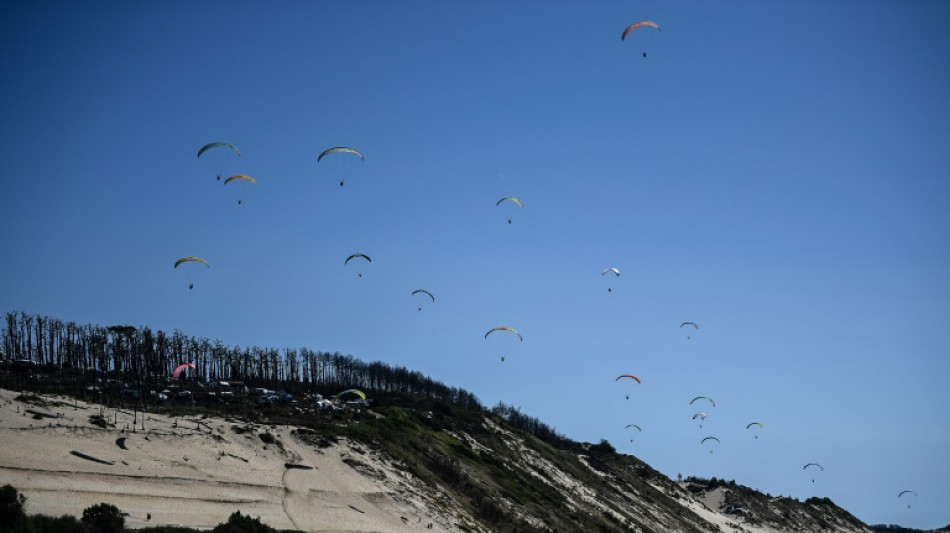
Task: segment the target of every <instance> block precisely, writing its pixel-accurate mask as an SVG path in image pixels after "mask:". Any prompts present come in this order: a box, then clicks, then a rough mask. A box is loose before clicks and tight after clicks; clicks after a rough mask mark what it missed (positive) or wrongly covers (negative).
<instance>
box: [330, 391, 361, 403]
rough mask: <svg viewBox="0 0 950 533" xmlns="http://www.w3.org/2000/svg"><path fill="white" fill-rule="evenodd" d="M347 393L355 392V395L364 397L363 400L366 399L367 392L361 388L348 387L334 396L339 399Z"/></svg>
mask: <svg viewBox="0 0 950 533" xmlns="http://www.w3.org/2000/svg"><path fill="white" fill-rule="evenodd" d="M347 394H355V395H357V396H359V397H360V399H362V400H365V399H366V394H365V393H364V392H363V391H361V390H359V389H346V390H345V391H343V392H341V393H339V394H337V395H336V396H334V398H336V399H338V400H339V399H340V398H341V397H343V396H346V395H347Z"/></svg>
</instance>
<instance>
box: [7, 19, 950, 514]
mask: <svg viewBox="0 0 950 533" xmlns="http://www.w3.org/2000/svg"><path fill="white" fill-rule="evenodd" d="M639 20H652V21H655V22H657V23H658V24H659V25H660V26H661V28H662V31H656V30H654V29H652V28H640V29H637V30H635V31H634V32H633V33H632V34H631V35H630V36H629V37H628V38H627V40H626V41H624V42H621V40H620V34H621V32H622V31H623V29H624V28H625V27H626V26H628V25H629V24H631V23H633V22H636V21H639ZM948 23H950V2H945V1H940V0H921V1H915V2H905V1H897V0H892V1H885V0H869V1H854V2H845V1H828V2H826V1H817V0H815V1H805V2H760V1H752V0H747V1H724V0H723V1H709V0H702V1H678V2H661V1H644V2H617V1H611V2H597V3H596V5H594V6H591V5H589V3H586V4H585V3H583V2H541V1H525V2H502V1H481V2H391V1H368V2H302V1H301V2H291V1H288V2H241V1H229V2H211V1H208V2H191V1H176V0H172V1H162V2H158V1H143V2H81V3H79V2H49V1H43V0H38V1H30V2H25V1H19V2H14V1H6V2H2V3H0V72H2V79H3V82H2V83H0V180H2V181H0V217H2V218H0V222H2V223H0V248H2V250H3V260H2V261H0V304H2V305H0V307H2V310H3V311H11V310H18V311H25V312H27V313H31V314H34V313H35V314H43V315H49V316H53V317H57V318H60V319H63V320H69V321H75V322H78V323H83V324H85V323H93V324H100V325H112V324H132V325H137V326H149V327H151V328H153V329H162V330H166V331H172V330H174V329H179V330H181V331H183V332H184V333H186V334H189V335H195V336H200V337H207V338H210V339H220V340H222V341H223V342H225V343H226V344H229V345H232V346H233V345H241V346H248V345H255V346H264V347H276V348H284V347H308V348H311V349H315V350H322V351H331V352H332V351H339V352H342V353H349V354H352V355H354V356H355V357H357V358H360V359H363V360H367V361H371V360H382V361H385V362H387V363H390V364H393V365H405V366H406V367H409V368H411V369H416V370H419V371H422V372H424V373H426V374H428V375H430V376H431V377H433V378H435V379H438V380H440V381H442V382H444V383H446V384H448V385H452V386H459V387H462V388H464V389H466V390H469V391H471V392H473V393H475V394H476V395H477V396H478V397H479V398H480V399H481V400H482V402H483V403H484V404H486V405H487V406H492V405H494V404H496V403H497V402H499V401H504V402H506V403H508V404H511V405H515V406H518V407H520V408H521V409H522V410H523V411H524V412H525V413H527V414H529V415H532V416H537V417H538V418H540V419H541V420H543V421H544V422H546V423H548V424H550V425H551V426H553V427H554V428H556V429H557V430H558V431H560V432H562V433H564V434H565V435H567V436H569V437H571V438H573V439H576V440H584V441H591V442H597V441H598V440H600V439H601V438H606V439H608V440H609V441H610V442H611V443H613V444H614V445H615V446H616V447H617V449H618V450H619V451H621V452H625V453H632V454H635V455H637V456H638V457H640V458H642V459H644V460H645V461H647V462H648V463H650V464H651V465H653V466H654V467H656V468H658V469H659V470H661V471H662V472H663V473H665V474H667V475H669V476H671V477H675V476H676V475H677V474H678V473H681V474H683V475H684V476H686V475H698V476H704V477H711V476H717V477H723V478H726V479H735V480H737V481H738V482H741V483H743V484H746V485H749V486H751V487H754V488H757V489H760V490H763V491H766V492H770V493H772V494H773V495H778V494H783V495H791V496H795V497H798V498H802V499H804V498H807V497H809V496H812V495H817V496H828V497H830V498H832V499H833V500H834V501H835V502H836V503H838V504H840V505H842V506H843V507H844V508H846V509H847V510H849V511H851V512H852V513H854V514H855V515H856V516H857V517H858V518H860V519H861V520H863V521H865V522H868V523H881V522H883V523H900V524H903V525H907V526H914V527H937V526H943V525H946V524H947V523H950V514H948V510H947V502H950V484H948V482H947V480H948V478H950V452H948V450H950V409H948V406H950V386H948V385H947V376H948V375H950V349H948V333H947V331H948V326H947V324H948V323H950V310H948V304H950V33H948V31H947V24H948ZM644 53H646V54H647V56H646V57H643V54H644ZM212 141H223V142H228V143H232V144H234V145H235V146H237V147H238V148H239V149H240V150H241V152H242V154H243V155H242V156H241V157H237V156H236V155H235V154H233V153H231V152H229V151H227V150H223V149H216V150H211V151H209V152H207V153H205V154H204V155H202V157H201V158H198V157H196V153H197V151H198V149H199V148H200V147H201V146H203V145H204V144H206V143H209V142H212ZM332 146H352V147H354V148H357V149H358V150H360V151H361V152H362V153H363V154H364V155H365V161H363V162H359V161H358V160H356V159H354V158H347V157H346V154H336V157H328V158H326V159H324V161H322V162H321V163H319V164H318V163H317V156H318V155H319V154H320V153H321V152H322V151H323V150H325V149H327V148H329V147H332ZM332 159H335V161H334V160H332ZM219 174H220V175H222V176H225V177H226V176H229V175H232V174H247V175H250V176H253V177H254V178H255V179H256V180H257V185H256V186H255V185H251V184H250V183H247V182H241V181H237V182H232V183H229V184H228V185H226V186H224V185H222V181H223V180H222V181H218V180H217V179H216V176H218V175H219ZM341 178H345V179H346V184H345V186H344V187H340V186H339V185H338V182H339V180H340V179H341ZM505 196H516V197H518V198H520V199H521V200H522V201H523V202H524V207H523V208H518V207H516V206H515V205H514V204H513V203H511V202H505V203H503V204H502V205H501V206H497V207H496V205H495V203H496V202H497V201H498V199H500V198H502V197H505ZM239 201H240V204H239V203H238V202H239ZM509 218H510V219H511V223H510V224H509V223H508V219H509ZM353 253H365V254H367V255H369V256H370V257H371V258H372V263H366V262H360V261H358V260H354V261H351V262H350V263H349V264H348V265H344V264H343V262H344V259H345V258H346V257H347V256H348V255H350V254H353ZM190 255H196V256H201V257H203V258H205V259H206V260H208V262H209V263H210V265H211V268H205V267H203V266H201V265H198V264H195V263H192V264H186V265H182V266H181V267H179V268H178V269H175V268H172V264H173V263H174V261H175V260H176V259H178V258H179V257H182V256H190ZM608 267H616V268H617V269H619V270H620V272H621V275H620V276H619V277H616V276H614V275H613V274H608V275H601V272H602V271H603V270H604V269H606V268H608ZM359 274H362V276H360V275H359ZM189 283H193V284H194V286H195V287H194V289H193V290H189V289H188V284H189ZM419 288H422V289H426V290H429V291H430V292H432V293H433V294H434V295H435V297H436V301H435V302H429V301H426V298H425V296H424V295H416V296H410V293H411V292H412V291H413V290H414V289H419ZM608 288H609V289H611V290H609V291H608ZM420 305H421V306H422V310H421V311H419V310H417V308H418V307H419V306H420ZM683 321H694V322H696V323H698V324H699V325H700V329H699V330H693V331H689V332H688V331H687V329H688V328H680V327H679V325H680V323H681V322H683ZM500 325H509V326H512V327H514V328H517V329H518V330H519V331H520V332H521V334H522V335H523V336H524V341H523V342H521V343H516V342H511V339H505V338H504V337H506V335H505V334H504V333H502V334H497V335H496V334H493V335H492V336H490V337H489V338H488V339H487V340H486V339H485V338H483V335H484V333H485V332H486V331H488V330H489V329H490V328H492V327H495V326H500ZM509 337H510V336H509ZM502 355H504V356H505V361H504V362H502V361H501V356H502ZM628 372H629V373H633V374H636V375H637V376H639V377H640V378H641V379H642V384H636V383H634V382H633V381H631V380H621V381H620V382H615V381H614V378H615V377H616V376H618V375H619V374H621V373H628ZM627 394H629V395H630V399H629V400H627V399H626V395H627ZM701 395H702V396H709V397H712V398H714V399H715V400H716V402H717V405H716V407H712V406H708V405H707V406H704V407H703V408H702V409H698V408H697V407H698V405H699V403H700V402H697V403H696V404H693V405H690V404H689V401H690V400H691V399H692V398H693V397H695V396H701ZM699 410H703V411H705V412H706V413H707V415H708V417H707V419H706V420H705V421H704V423H703V426H704V427H703V428H699V427H698V423H697V422H695V421H693V420H692V419H691V417H692V415H693V414H694V413H695V412H697V411H699ZM752 421H758V422H761V423H762V425H763V427H762V428H761V430H759V431H758V439H755V438H754V435H753V433H754V431H755V430H754V429H750V430H746V429H745V426H746V424H748V423H749V422H752ZM630 423H636V424H638V425H640V426H641V427H642V428H643V431H642V432H641V433H636V435H635V436H634V437H635V441H634V442H632V443H631V442H630V438H631V436H633V434H632V433H630V431H632V430H625V429H624V426H625V425H627V424H630ZM708 435H713V436H716V437H717V438H719V439H720V441H721V442H720V444H719V445H717V446H715V449H714V450H713V452H714V453H709V449H708V447H706V446H703V445H701V444H700V440H701V439H702V438H703V437H706V436H708ZM810 462H817V463H820V464H822V465H823V466H824V468H825V469H824V472H820V473H819V474H818V475H816V476H814V478H815V481H814V482H812V481H811V479H812V476H811V474H810V473H808V472H803V470H802V467H803V466H804V465H805V464H806V463H810ZM905 489H910V490H915V491H917V493H918V496H917V498H916V499H915V500H914V501H913V502H912V507H911V508H910V509H908V508H907V507H906V505H905V502H903V501H898V499H897V494H898V492H899V491H901V490H905ZM905 498H906V496H905Z"/></svg>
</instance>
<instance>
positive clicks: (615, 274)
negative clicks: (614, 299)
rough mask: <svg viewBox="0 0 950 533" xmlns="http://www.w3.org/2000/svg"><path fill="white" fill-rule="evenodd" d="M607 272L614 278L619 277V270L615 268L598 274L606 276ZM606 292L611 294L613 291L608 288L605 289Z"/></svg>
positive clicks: (606, 269)
mask: <svg viewBox="0 0 950 533" xmlns="http://www.w3.org/2000/svg"><path fill="white" fill-rule="evenodd" d="M608 272H610V273H612V274H613V275H614V277H617V276H619V275H620V269H618V268H617V267H610V268H605V269H604V271H603V272H601V273H600V275H601V276H605V275H607V273H608ZM607 292H613V289H612V288H610V287H607Z"/></svg>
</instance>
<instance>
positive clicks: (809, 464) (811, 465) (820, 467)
mask: <svg viewBox="0 0 950 533" xmlns="http://www.w3.org/2000/svg"><path fill="white" fill-rule="evenodd" d="M808 467H813V468H812V469H811V470H808ZM815 468H817V469H818V470H820V471H821V472H824V471H825V467H823V466H821V465H820V464H818V463H808V464H807V465H805V466H803V467H802V470H805V471H808V472H814V470H815ZM811 482H812V483H814V482H815V478H814V477H813V478H811Z"/></svg>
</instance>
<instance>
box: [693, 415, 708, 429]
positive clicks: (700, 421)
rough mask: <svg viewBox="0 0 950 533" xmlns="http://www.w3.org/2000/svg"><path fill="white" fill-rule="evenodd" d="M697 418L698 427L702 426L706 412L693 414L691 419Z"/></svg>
mask: <svg viewBox="0 0 950 533" xmlns="http://www.w3.org/2000/svg"><path fill="white" fill-rule="evenodd" d="M697 418H698V419H699V427H703V420H706V413H703V412H699V413H696V414H695V415H693V420H696V419H697Z"/></svg>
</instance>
